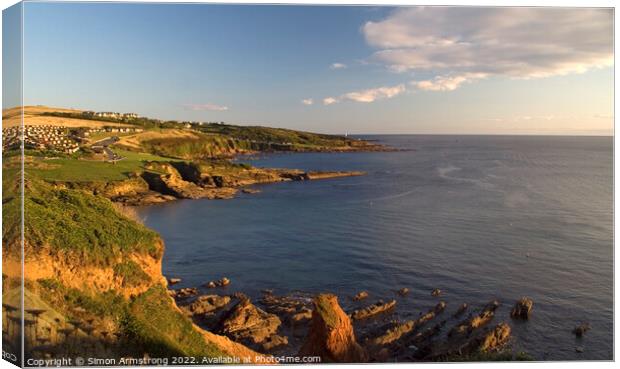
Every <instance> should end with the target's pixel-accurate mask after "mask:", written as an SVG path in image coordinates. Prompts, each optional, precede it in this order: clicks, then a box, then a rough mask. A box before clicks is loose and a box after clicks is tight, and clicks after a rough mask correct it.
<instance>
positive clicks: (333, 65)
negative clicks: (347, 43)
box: [329, 63, 347, 69]
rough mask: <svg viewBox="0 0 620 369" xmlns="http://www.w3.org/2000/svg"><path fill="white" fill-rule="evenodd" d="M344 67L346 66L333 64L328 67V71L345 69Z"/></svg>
mask: <svg viewBox="0 0 620 369" xmlns="http://www.w3.org/2000/svg"><path fill="white" fill-rule="evenodd" d="M346 67H347V65H346V64H343V63H333V64H332V65H330V66H329V69H345V68H346Z"/></svg>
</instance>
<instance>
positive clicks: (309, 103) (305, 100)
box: [301, 99, 314, 105]
mask: <svg viewBox="0 0 620 369" xmlns="http://www.w3.org/2000/svg"><path fill="white" fill-rule="evenodd" d="M301 103H302V104H304V105H312V104H314V100H312V99H303V100H301Z"/></svg>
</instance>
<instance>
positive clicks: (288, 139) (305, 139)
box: [199, 123, 351, 147]
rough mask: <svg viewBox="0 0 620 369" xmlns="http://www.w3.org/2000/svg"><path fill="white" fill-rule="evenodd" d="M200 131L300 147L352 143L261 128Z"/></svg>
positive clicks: (204, 128)
mask: <svg viewBox="0 0 620 369" xmlns="http://www.w3.org/2000/svg"><path fill="white" fill-rule="evenodd" d="M199 129H200V130H201V131H203V132H208V133H216V134H220V135H224V136H229V137H233V138H236V139H239V140H248V141H254V142H263V143H277V144H291V145H299V146H321V147H337V146H346V145H347V144H348V142H350V141H351V140H348V139H346V138H345V137H343V136H335V135H325V134H318V133H310V132H302V131H294V130H291V129H284V128H271V127H260V126H235V125H229V124H215V123H211V124H208V125H205V126H201V127H200V128H199Z"/></svg>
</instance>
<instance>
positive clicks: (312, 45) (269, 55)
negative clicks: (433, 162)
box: [24, 3, 613, 134]
mask: <svg viewBox="0 0 620 369" xmlns="http://www.w3.org/2000/svg"><path fill="white" fill-rule="evenodd" d="M524 10H525V11H523V10H522V9H476V8H426V9H422V8H386V7H336V6H331V7H318V6H317V7H310V6H230V5H198V4H195V5H187V4H172V5H167V4H111V3H99V4H70V3H26V5H25V12H24V14H25V15H24V28H25V33H24V45H25V49H24V74H25V79H24V98H25V103H26V104H28V105H34V104H43V105H50V106H61V107H74V108H81V109H91V110H98V111H101V110H105V111H108V110H111V111H121V112H136V113H139V114H141V115H145V116H150V117H160V118H166V119H183V120H185V119H187V120H199V121H203V120H204V121H226V122H229V123H237V124H260V125H269V126H277V127H288V128H293V129H304V130H310V131H320V132H327V133H344V132H349V133H473V134H478V133H490V134H498V133H499V134H502V133H503V134H509V133H522V134H609V133H611V130H612V128H613V117H612V114H613V52H612V48H613V44H612V39H613V38H612V36H613V35H612V24H613V15H612V12H611V11H609V10H605V9H598V10H591V9H572V10H570V9H569V10H565V9H534V10H528V9H524Z"/></svg>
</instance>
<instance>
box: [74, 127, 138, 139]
mask: <svg viewBox="0 0 620 369" xmlns="http://www.w3.org/2000/svg"><path fill="white" fill-rule="evenodd" d="M142 131H144V130H143V129H142V128H137V127H102V128H89V129H88V130H86V131H84V137H88V136H90V135H91V134H93V133H102V132H113V133H138V132H142Z"/></svg>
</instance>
